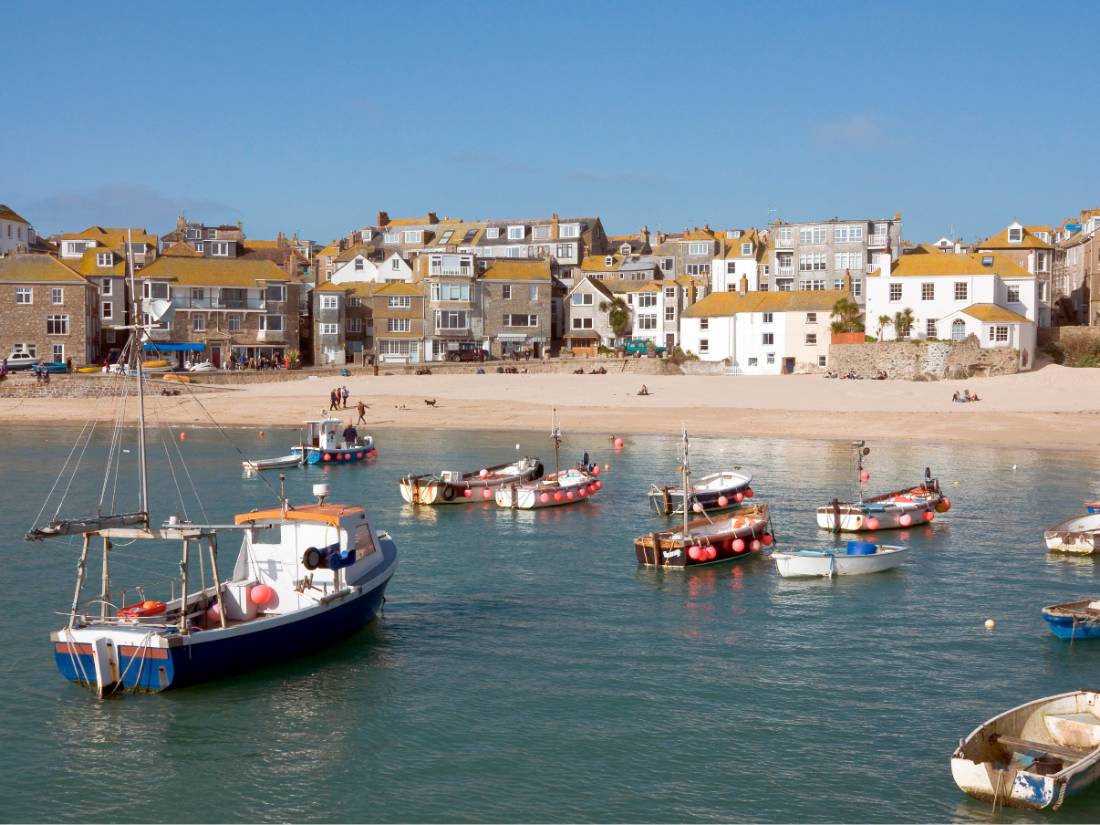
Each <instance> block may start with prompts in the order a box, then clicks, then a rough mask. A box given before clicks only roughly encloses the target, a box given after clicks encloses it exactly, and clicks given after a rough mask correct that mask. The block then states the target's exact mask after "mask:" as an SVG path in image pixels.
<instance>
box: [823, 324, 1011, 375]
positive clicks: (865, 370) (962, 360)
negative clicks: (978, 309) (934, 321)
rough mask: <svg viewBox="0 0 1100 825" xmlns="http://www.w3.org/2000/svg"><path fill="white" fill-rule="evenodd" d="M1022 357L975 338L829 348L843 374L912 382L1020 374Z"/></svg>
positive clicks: (832, 360) (831, 359)
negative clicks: (879, 376) (980, 344)
mask: <svg viewBox="0 0 1100 825" xmlns="http://www.w3.org/2000/svg"><path fill="white" fill-rule="evenodd" d="M1019 358H1020V354H1019V352H1018V351H1017V350H1014V349H1008V348H998V349H983V348H982V347H981V346H979V344H978V339H977V338H975V337H974V336H973V335H971V336H970V337H968V338H966V339H965V340H963V341H931V342H929V341H876V342H874V343H869V344H833V345H831V346H830V347H829V367H830V369H832V370H835V371H836V372H837V373H839V374H841V375H844V374H847V373H849V372H854V373H855V374H856V375H859V376H862V377H864V378H872V377H874V376H876V375H878V374H879V373H880V372H883V371H885V372H886V374H887V375H888V376H889V377H890V378H902V379H909V380H912V381H918V380H919V381H930V380H939V379H942V378H969V377H972V376H976V375H1007V374H1009V373H1015V372H1019V366H1018V365H1019Z"/></svg>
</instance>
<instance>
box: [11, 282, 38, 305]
mask: <svg viewBox="0 0 1100 825" xmlns="http://www.w3.org/2000/svg"><path fill="white" fill-rule="evenodd" d="M15 303H16V305H17V306H30V305H31V304H33V303H34V287H32V286H17V287H16V288H15Z"/></svg>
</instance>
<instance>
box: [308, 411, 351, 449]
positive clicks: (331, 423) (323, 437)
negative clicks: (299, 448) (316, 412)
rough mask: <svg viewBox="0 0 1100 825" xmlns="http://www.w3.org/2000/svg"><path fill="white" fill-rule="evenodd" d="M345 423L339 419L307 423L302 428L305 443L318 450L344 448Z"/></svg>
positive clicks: (323, 419) (322, 419)
mask: <svg viewBox="0 0 1100 825" xmlns="http://www.w3.org/2000/svg"><path fill="white" fill-rule="evenodd" d="M343 430H344V422H343V421H342V420H341V419H339V418H321V419H318V420H317V421H307V422H305V424H304V425H303V427H302V439H303V443H304V444H305V445H306V446H307V447H313V448H315V449H318V450H338V449H340V448H341V447H343V446H344V436H343Z"/></svg>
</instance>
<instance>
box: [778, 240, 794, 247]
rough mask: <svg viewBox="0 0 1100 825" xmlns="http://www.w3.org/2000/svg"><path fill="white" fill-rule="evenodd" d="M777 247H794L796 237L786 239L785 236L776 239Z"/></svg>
mask: <svg viewBox="0 0 1100 825" xmlns="http://www.w3.org/2000/svg"><path fill="white" fill-rule="evenodd" d="M775 248H776V249H794V238H790V239H787V240H784V239H783V238H776V239H775Z"/></svg>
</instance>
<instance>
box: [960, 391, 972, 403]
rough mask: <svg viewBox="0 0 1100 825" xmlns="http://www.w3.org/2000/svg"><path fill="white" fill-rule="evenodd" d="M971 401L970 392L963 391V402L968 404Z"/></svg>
mask: <svg viewBox="0 0 1100 825" xmlns="http://www.w3.org/2000/svg"><path fill="white" fill-rule="evenodd" d="M973 400H974V399H972V398H971V397H970V390H963V401H966V402H970V401H973Z"/></svg>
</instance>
